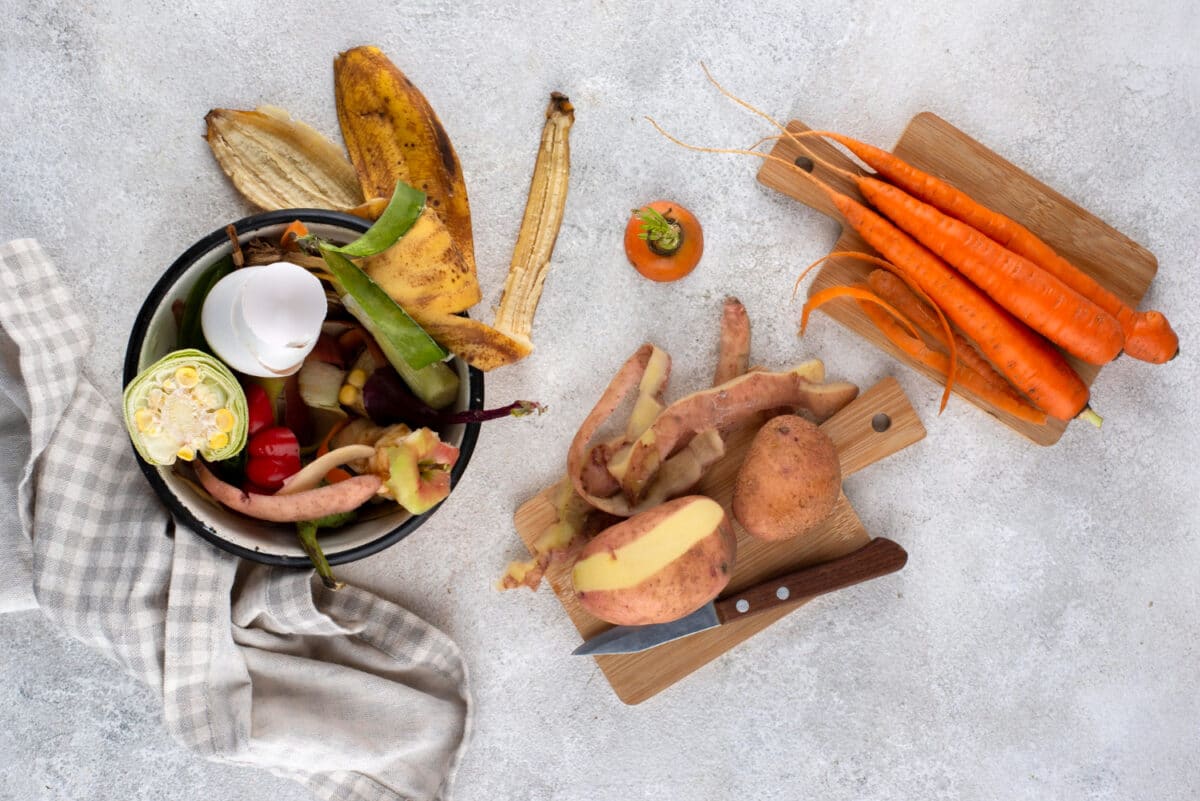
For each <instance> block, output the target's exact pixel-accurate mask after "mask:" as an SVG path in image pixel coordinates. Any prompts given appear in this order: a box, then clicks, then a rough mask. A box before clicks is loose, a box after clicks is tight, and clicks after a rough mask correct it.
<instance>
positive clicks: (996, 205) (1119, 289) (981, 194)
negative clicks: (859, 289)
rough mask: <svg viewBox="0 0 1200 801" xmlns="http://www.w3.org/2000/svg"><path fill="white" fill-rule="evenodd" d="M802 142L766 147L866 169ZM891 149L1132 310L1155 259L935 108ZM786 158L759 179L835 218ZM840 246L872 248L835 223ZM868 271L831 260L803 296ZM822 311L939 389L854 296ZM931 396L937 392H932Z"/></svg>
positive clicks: (1040, 431)
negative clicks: (1012, 223) (1039, 242)
mask: <svg viewBox="0 0 1200 801" xmlns="http://www.w3.org/2000/svg"><path fill="white" fill-rule="evenodd" d="M788 128H789V130H791V131H794V132H795V131H805V130H808V127H807V126H805V125H804V124H803V123H801V122H796V121H793V122H791V123H789V124H788ZM800 141H801V142H802V143H803V147H802V146H801V145H799V144H797V143H796V142H793V141H791V140H788V139H781V140H779V143H778V144H777V145H776V146H775V148H774V149H773V150H772V151H771V154H772V155H774V156H778V157H779V158H781V159H783V160H784V161H785V162H787V164H792V163H794V162H795V159H796V158H797V156H805V155H807V156H813V157H815V158H816V159H820V160H824V161H826V162H828V163H830V164H833V165H835V166H837V167H841V168H842V169H845V170H852V171H855V172H865V170H863V169H862V168H860V167H859V166H858V165H857V164H856V163H855V162H853V161H851V160H850V158H849V157H848V156H846V155H844V154H843V152H842V151H840V150H838V149H837V148H836V147H834V146H833V145H832V144H830V143H829V142H828V141H827V140H824V139H818V138H816V137H810V138H805V139H801V140H800ZM892 152H893V153H895V154H896V155H897V156H899V157H901V158H902V159H904V160H905V161H907V162H909V163H910V164H912V165H913V166H915V167H918V168H920V169H922V170H924V171H925V172H927V173H930V174H932V175H935V176H937V177H938V178H941V179H942V180H944V181H946V182H947V183H950V184H952V185H954V186H955V187H957V188H958V189H961V190H962V191H964V192H966V193H967V194H969V195H971V197H973V198H975V200H977V201H979V202H980V203H983V204H984V205H985V206H987V207H989V208H991V209H993V210H994V211H998V212H1000V213H1002V214H1005V215H1007V216H1008V217H1011V218H1012V219H1014V220H1016V221H1017V222H1019V223H1021V224H1022V225H1024V226H1025V227H1026V228H1029V229H1030V230H1031V231H1033V232H1034V233H1035V234H1037V235H1038V236H1039V237H1041V238H1042V239H1043V240H1044V241H1045V242H1046V243H1047V244H1049V245H1050V246H1051V247H1053V248H1054V249H1055V250H1056V251H1058V253H1059V254H1061V255H1062V256H1064V257H1065V258H1066V259H1067V260H1068V261H1070V262H1071V263H1073V264H1074V265H1075V266H1077V267H1079V268H1080V269H1081V270H1084V271H1085V272H1087V273H1089V274H1090V275H1091V276H1092V277H1093V278H1095V279H1096V281H1098V282H1099V283H1100V284H1101V285H1102V286H1104V287H1107V288H1108V289H1109V290H1110V291H1112V292H1113V293H1114V294H1115V295H1116V296H1117V297H1119V298H1121V300H1123V301H1125V302H1126V303H1128V304H1129V305H1130V306H1133V307H1135V308H1136V307H1137V305H1138V303H1139V301H1141V299H1142V296H1143V295H1145V294H1146V289H1147V288H1148V287H1149V286H1150V281H1151V280H1153V278H1154V274H1155V273H1156V272H1157V271H1158V261H1157V259H1155V258H1154V255H1153V254H1152V253H1150V252H1149V251H1148V250H1146V249H1145V248H1144V247H1142V246H1141V245H1139V244H1138V243H1136V242H1134V241H1133V240H1132V239H1130V238H1129V237H1127V236H1125V235H1124V234H1122V233H1121V232H1119V231H1117V230H1116V229H1114V228H1112V227H1111V226H1109V225H1106V224H1105V223H1104V222H1103V221H1101V220H1100V219H1099V218H1097V217H1096V216H1095V215H1093V214H1091V213H1089V212H1088V211H1086V210H1085V209H1083V208H1081V207H1079V206H1078V205H1076V204H1075V203H1072V202H1071V201H1070V200H1068V199H1067V198H1065V197H1063V196H1062V195H1060V194H1059V193H1058V192H1055V191H1054V190H1053V189H1051V188H1050V187H1048V186H1046V185H1045V184H1043V183H1042V182H1041V181H1038V180H1037V179H1035V178H1033V177H1032V176H1030V175H1028V174H1027V173H1025V172H1023V171H1022V170H1020V169H1019V168H1017V167H1015V166H1014V165H1012V164H1010V163H1009V162H1007V161H1005V160H1004V159H1002V158H1001V157H1000V156H998V155H996V154H995V153H993V152H992V151H991V150H988V149H987V148H986V147H984V146H983V145H981V144H980V143H979V142H976V141H975V140H974V139H972V138H971V137H969V136H967V135H966V134H965V133H963V132H962V131H960V130H958V129H957V128H955V127H954V126H953V125H951V124H950V123H948V122H946V121H945V120H943V119H942V118H940V117H938V116H936V115H934V114H931V113H929V112H924V113H921V114H918V115H917V116H916V117H913V119H912V121H911V122H909V124H908V127H907V128H905V129H904V133H903V134H902V135H901V137H900V141H899V142H897V143H896V146H895V147H894V148H893V149H892ZM787 164H780V163H779V162H776V161H764V162H763V167H762V169H761V170H759V173H758V180H759V181H760V182H761V183H762V184H764V185H766V186H769V187H771V188H772V189H777V190H779V191H780V192H783V193H784V194H786V195H790V196H791V197H793V198H795V199H796V200H799V201H800V202H801V203H804V204H805V205H806V206H811V207H812V208H814V209H816V210H817V211H820V212H822V213H824V214H827V215H829V216H830V217H833V218H834V219H839V220H840V219H841V218H840V215H839V214H838V212H837V210H836V209H835V208H834V207H833V204H832V203H830V201H829V198H828V197H826V196H825V194H824V193H823V192H822V191H821V190H820V189H817V188H816V187H815V186H814V185H813V183H812V182H811V181H809V180H807V179H806V178H805V177H804V176H803V175H800V174H799V173H798V172H797V171H796V170H794V169H791V168H790V167H788V166H787ZM813 174H814V175H816V176H818V177H819V178H821V179H822V180H824V181H825V182H826V183H828V184H831V185H832V186H834V187H835V188H837V189H839V190H840V191H842V192H844V193H846V194H848V195H850V196H851V197H854V198H857V199H859V200H861V199H862V198H861V196H860V195H859V194H858V191H857V190H856V189H854V188H853V186H852V184H851V182H850V181H849V180H847V179H846V178H845V177H843V176H840V175H838V174H837V173H835V172H833V171H832V170H829V169H828V168H827V167H825V166H823V165H822V164H820V163H817V164H816V166H815V167H814V169H813ZM844 250H860V251H866V252H868V253H874V251H873V250H872V249H871V248H870V247H869V246H867V244H866V243H865V242H863V241H862V239H861V238H859V236H858V234H857V233H855V232H854V230H853V229H851V228H850V227H849V226H846V227H845V228H844V229H843V230H842V235H841V237H840V238H839V239H838V241H837V244H835V245H834V246H833V251H844ZM833 251H831V252H833ZM872 269H874V267H873V266H871V265H868V264H865V263H863V262H861V261H855V260H851V259H831V260H829V261H828V262H826V264H825V266H824V267H823V268H822V269H821V270H820V272H819V273H818V275H817V277H816V279H815V280H813V282H812V284H811V285H810V286H809V294H810V295H812V294H813V293H814V292H819V291H820V290H822V289H825V288H826V287H829V286H834V285H837V284H848V283H855V282H859V281H863V280H866V277H867V275H868V274H869V273H870V272H871V270H872ZM821 310H822V311H824V312H825V313H826V314H828V315H829V316H830V317H832V318H834V319H835V320H837V321H838V322H839V323H841V324H842V325H844V326H846V327H847V328H850V329H851V330H853V331H855V332H857V333H858V334H860V335H861V336H862V337H864V338H865V339H867V340H869V341H870V342H871V343H873V344H874V345H876V346H877V347H879V348H882V349H883V350H885V351H887V352H888V353H890V354H892V356H894V357H895V358H897V359H899V360H900V361H902V362H904V363H905V364H907V365H908V366H909V367H912V368H913V369H914V370H917V371H919V372H921V373H924V374H925V375H926V376H928V377H929V378H930V379H931V380H933V381H935V382H936V383H937V384H938V385H939V386H941V384H942V378H941V376H939V375H937V374H936V373H935V372H933V371H932V370H930V369H929V368H927V367H925V366H924V365H922V364H919V363H918V362H916V361H914V360H913V359H911V358H910V357H909V356H907V355H906V354H904V353H902V352H901V351H900V349H899V348H897V347H896V346H894V345H893V344H892V343H891V342H890V341H888V339H887V338H886V337H884V336H883V334H881V333H880V332H879V330H878V329H877V328H876V327H875V326H874V324H873V323H872V322H871V320H870V318H868V317H867V316H866V315H865V314H863V313H862V311H861V310H860V309H859V308H858V304H857V303H856V302H854V301H853V300H847V299H839V300H836V301H833V302H831V303H829V304H827V305H825V306H823V307H821ZM1068 361H1070V363H1071V365H1072V366H1073V367H1074V368H1075V369H1076V371H1077V372H1078V373H1079V375H1080V376H1081V377H1082V378H1083V380H1084V381H1085V382H1086V383H1087V384H1088V385H1089V386H1090V385H1091V383H1092V382H1093V381H1094V380H1095V378H1096V375H1097V374H1098V373H1099V372H1100V368H1099V367H1097V366H1095V365H1090V364H1085V363H1083V362H1081V361H1079V360H1077V359H1073V358H1069V357H1068ZM955 391H956V392H957V393H959V394H960V395H962V396H963V397H964V398H966V399H967V400H969V401H970V402H971V403H974V404H975V405H976V406H978V407H980V408H981V409H983V410H984V411H987V412H989V413H990V414H992V415H994V416H995V417H997V418H998V419H999V420H1000V421H1001V422H1003V423H1004V424H1005V425H1007V426H1009V427H1010V428H1012V429H1014V430H1015V431H1017V432H1019V433H1021V434H1023V435H1024V436H1026V437H1028V438H1029V439H1031V440H1033V441H1034V442H1036V443H1037V444H1039V445H1053V444H1054V443H1055V442H1058V440H1059V438H1060V437H1061V436H1062V433H1063V431H1064V430H1065V429H1066V427H1067V424H1066V423H1064V422H1062V421H1058V420H1049V421H1047V423H1046V424H1044V425H1040V426H1038V425H1034V424H1032V423H1027V422H1023V421H1021V420H1018V419H1016V418H1015V417H1012V416H1011V415H1009V414H1006V413H1004V412H1001V411H1000V410H999V409H996V408H995V407H993V406H992V405H991V404H989V403H987V402H986V401H984V400H981V399H980V398H978V397H976V396H974V395H972V394H970V393H969V392H967V391H966V390H964V389H960V388H959V387H957V386H956V387H955ZM930 397H931V398H932V397H935V396H934V395H933V394H932V393H931V395H930ZM1096 405H1097V407H1098V408H1097V411H1099V412H1100V414H1104V402H1103V399H1099V400H1098V402H1097V404H1096Z"/></svg>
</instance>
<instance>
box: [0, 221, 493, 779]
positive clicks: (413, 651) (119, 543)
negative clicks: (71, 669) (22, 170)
mask: <svg viewBox="0 0 1200 801" xmlns="http://www.w3.org/2000/svg"><path fill="white" fill-rule="evenodd" d="M90 348H91V338H90V336H89V333H88V327H87V324H86V321H85V320H84V319H83V318H82V317H81V316H80V315H79V313H78V311H77V310H76V307H75V305H74V304H73V303H72V302H71V298H70V296H69V294H68V293H67V291H66V289H65V288H64V287H63V286H62V284H61V282H60V281H59V278H58V276H57V274H56V272H55V270H54V268H53V266H52V265H51V264H50V262H49V260H48V259H47V258H46V256H45V254H44V253H43V252H42V250H41V249H40V248H39V247H38V245H37V243H36V242H34V241H32V240H17V241H14V242H9V243H8V244H7V245H0V463H2V464H3V466H2V467H0V497H3V498H15V499H16V509H15V510H13V509H11V508H4V509H0V523H3V524H6V525H3V528H2V529H0V538H3V539H2V540H0V547H3V549H4V552H5V553H6V554H15V555H16V559H15V561H16V568H15V570H16V575H17V576H18V580H16V581H12V580H10V581H7V582H6V584H7V588H6V589H3V590H0V593H2V594H0V611H5V610H13V609H19V608H28V607H30V606H33V605H35V604H36V605H37V606H40V607H41V609H42V611H44V612H45V614H46V615H47V616H48V617H49V618H50V619H51V620H53V621H54V622H55V623H56V624H58V625H59V626H61V627H62V628H63V629H64V630H65V631H66V632H68V633H69V634H70V635H72V636H73V637H76V638H78V639H79V640H82V641H83V642H85V643H87V644H88V645H90V646H91V647H92V648H95V649H96V650H97V651H99V652H101V653H103V654H104V655H105V656H107V657H108V658H109V659H111V660H113V661H114V662H116V663H117V664H119V665H120V666H121V667H123V668H124V669H125V670H126V671H128V672H129V673H131V674H132V675H134V676H136V677H137V678H139V679H141V680H142V681H144V682H146V683H147V684H148V685H149V686H150V687H152V688H154V689H155V690H156V691H160V692H161V693H162V700H163V715H164V720H165V723H166V727H167V729H168V730H169V731H170V733H171V734H172V735H173V736H174V737H175V738H176V739H177V740H179V741H180V742H182V743H184V744H185V745H187V746H188V747H190V748H192V749H194V750H196V751H197V752H199V753H201V754H203V755H205V756H206V757H209V758H212V759H216V760H221V761H227V762H233V763H238V764H242V765H253V766H257V767H261V768H264V769H266V770H269V771H271V772H272V773H275V774H278V775H281V776H287V777H289V778H293V779H296V780H298V781H300V782H302V783H304V784H306V785H307V786H308V787H310V788H311V789H312V791H313V792H314V793H315V794H316V795H317V796H318V797H319V798H325V799H331V800H332V799H338V800H339V801H395V800H396V799H445V798H447V797H448V796H449V788H450V783H451V780H452V778H453V776H454V773H455V770H456V768H457V766H458V760H459V757H460V755H461V752H462V748H463V744H464V742H465V740H466V737H467V734H468V729H469V723H470V716H469V702H468V694H467V673H466V667H465V665H464V664H463V660H462V655H461V653H460V652H459V650H458V648H457V647H456V646H455V644H454V643H453V642H452V641H450V640H449V639H448V638H447V637H446V636H445V635H444V634H442V633H441V632H439V631H438V630H436V629H435V628H433V627H432V626H430V625H429V624H428V623H426V622H424V621H423V620H421V619H420V618H418V617H416V616H415V615H413V614H411V613H409V612H407V611H405V610H404V609H401V608H400V607H398V606H396V605H395V604H392V603H390V602H388V601H385V600H383V599H381V598H377V597H375V596H374V595H371V594H370V593H367V592H365V591H362V590H359V589H356V588H353V587H346V588H345V589H343V590H341V591H340V592H330V591H328V590H325V589H324V588H323V587H322V586H321V584H320V582H316V581H313V576H312V574H311V572H310V571H300V570H286V569H282V568H268V567H265V566H262V565H250V564H248V563H240V562H239V560H238V559H237V558H235V557H233V556H230V555H228V554H226V553H224V552H223V551H220V550H218V549H216V548H214V547H213V546H211V545H209V544H208V543H207V542H205V541H203V540H201V539H200V538H199V537H196V536H193V535H192V534H191V533H190V532H188V531H186V530H182V529H181V530H179V531H178V532H177V531H175V528H174V526H173V524H172V521H171V519H170V517H169V516H168V514H167V512H166V510H165V509H164V508H163V507H162V506H161V505H160V504H159V503H158V500H157V499H156V498H155V497H154V495H153V493H152V492H151V491H150V488H149V486H148V485H147V484H146V482H145V479H144V478H143V477H142V475H141V473H140V471H139V470H138V468H137V465H136V464H135V462H134V457H133V452H132V450H131V448H130V445H129V442H128V439H127V436H126V433H125V430H124V427H123V426H122V425H121V423H120V421H119V420H118V419H117V418H116V416H115V414H114V412H113V408H114V407H115V406H116V403H117V401H116V399H113V398H108V397H104V396H103V395H101V394H100V393H99V392H98V391H97V390H96V388H95V387H94V386H93V385H92V384H91V382H89V380H88V379H87V378H86V377H85V376H84V374H83V369H82V368H83V361H84V359H85V358H86V357H87V355H88V352H89V350H90ZM14 512H15V515H14ZM22 577H23V578H24V579H25V580H26V581H24V582H22V581H21V580H19V579H20V578H22Z"/></svg>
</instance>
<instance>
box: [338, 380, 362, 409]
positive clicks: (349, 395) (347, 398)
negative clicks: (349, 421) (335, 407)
mask: <svg viewBox="0 0 1200 801" xmlns="http://www.w3.org/2000/svg"><path fill="white" fill-rule="evenodd" d="M356 400H358V387H354V386H351V385H350V384H343V385H342V388H341V389H340V390H338V403H340V404H342V405H344V406H349V405H350V404H352V403H354V402H355V401H356Z"/></svg>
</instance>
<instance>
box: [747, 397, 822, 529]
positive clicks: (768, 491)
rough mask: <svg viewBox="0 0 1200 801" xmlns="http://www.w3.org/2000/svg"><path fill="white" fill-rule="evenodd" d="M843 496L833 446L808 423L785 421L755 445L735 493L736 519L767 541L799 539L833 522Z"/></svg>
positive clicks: (769, 426) (768, 427)
mask: <svg viewBox="0 0 1200 801" xmlns="http://www.w3.org/2000/svg"><path fill="white" fill-rule="evenodd" d="M841 491H842V468H841V464H840V463H839V462H838V455H837V451H836V450H834V447H833V441H832V440H830V439H829V437H828V436H827V435H826V434H825V432H823V431H821V429H819V428H817V426H815V425H814V424H812V423H810V422H809V421H808V420H805V419H804V418H803V417H797V416H796V415H791V414H786V415H781V416H779V417H775V418H772V419H771V420H768V421H767V423H766V424H765V425H764V426H763V427H762V428H761V429H759V431H758V433H757V434H755V435H754V441H753V442H751V443H750V449H749V450H748V451H747V452H746V460H745V461H744V462H742V466H741V469H739V470H738V474H737V481H736V483H735V484H734V487H733V516H734V519H736V520H737V521H738V522H739V523H741V524H742V527H743V528H745V529H746V532H747V533H748V534H750V535H752V536H754V537H758V538H759V539H762V540H785V539H790V538H792V537H799V536H801V535H803V534H805V533H806V532H808V531H811V530H812V529H813V528H815V527H816V526H817V525H818V524H820V523H821V522H822V521H823V520H825V518H827V517H829V515H830V513H831V512H833V507H834V504H836V503H837V499H838V495H840V494H841Z"/></svg>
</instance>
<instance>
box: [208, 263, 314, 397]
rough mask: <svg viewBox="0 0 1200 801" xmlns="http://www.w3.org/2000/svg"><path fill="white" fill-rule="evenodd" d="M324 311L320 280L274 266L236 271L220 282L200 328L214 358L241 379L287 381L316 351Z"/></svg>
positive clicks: (289, 266) (294, 268)
mask: <svg viewBox="0 0 1200 801" xmlns="http://www.w3.org/2000/svg"><path fill="white" fill-rule="evenodd" d="M326 309H327V305H326V300H325V290H324V288H323V287H322V286H321V282H320V281H319V280H317V278H316V276H314V275H312V273H310V272H308V270H305V269H304V268H303V267H300V266H299V265H296V264H291V263H290V262H276V263H275V264H266V265H262V266H260V267H243V268H241V269H239V270H234V271H233V272H232V273H230V274H229V275H227V276H225V277H224V278H222V279H221V280H220V281H219V282H217V285H216V286H215V287H213V289H212V291H211V292H210V293H209V295H208V298H207V299H206V300H205V302H204V308H203V310H202V311H201V314H200V325H201V328H203V330H204V338H205V339H207V340H208V344H209V345H210V346H211V347H212V349H213V352H214V353H215V354H216V355H217V356H218V357H219V358H220V359H221V360H222V361H224V362H225V363H226V364H228V365H229V366H230V367H231V368H233V369H234V370H237V371H238V372H239V373H245V374H246V375H252V376H261V377H271V376H286V375H291V374H292V373H294V372H296V371H297V370H299V369H300V365H301V364H303V362H304V357H305V356H307V355H308V354H309V353H310V352H311V351H312V349H313V347H315V346H316V344H317V337H318V336H319V335H320V333H321V324H322V323H323V322H324V320H325V312H326Z"/></svg>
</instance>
